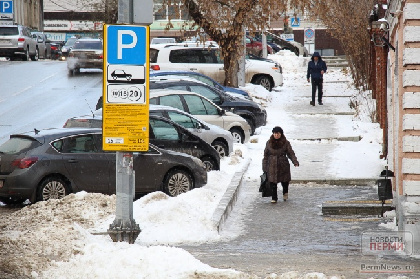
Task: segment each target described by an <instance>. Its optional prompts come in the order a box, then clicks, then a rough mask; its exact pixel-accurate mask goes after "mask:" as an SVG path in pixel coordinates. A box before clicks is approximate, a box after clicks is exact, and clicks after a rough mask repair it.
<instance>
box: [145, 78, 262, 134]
mask: <svg viewBox="0 0 420 279" xmlns="http://www.w3.org/2000/svg"><path fill="white" fill-rule="evenodd" d="M149 86H150V90H153V89H173V90H182V91H189V92H194V93H197V94H199V95H202V96H204V97H206V98H207V99H210V100H211V101H213V102H214V103H215V104H216V105H218V106H220V107H221V108H223V109H225V110H226V111H231V112H233V113H235V114H238V115H240V116H241V117H243V118H244V119H245V120H246V121H247V122H248V123H249V125H250V126H251V129H252V134H253V133H254V132H255V129H256V128H258V127H260V126H264V125H265V124H266V123H267V113H266V111H265V109H263V108H261V107H260V106H259V105H258V104H257V103H255V102H254V101H251V100H246V99H244V98H236V97H233V96H231V95H229V94H226V93H225V92H223V91H221V90H218V89H217V88H214V87H211V86H208V85H207V84H205V83H203V82H199V81H194V80H188V79H182V78H181V79H164V78H162V77H160V78H159V79H151V80H150V84H149Z"/></svg>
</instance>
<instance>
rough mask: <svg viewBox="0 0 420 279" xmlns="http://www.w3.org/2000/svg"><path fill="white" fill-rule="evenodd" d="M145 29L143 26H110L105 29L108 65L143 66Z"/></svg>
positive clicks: (145, 42) (145, 41) (144, 59)
mask: <svg viewBox="0 0 420 279" xmlns="http://www.w3.org/2000/svg"><path fill="white" fill-rule="evenodd" d="M146 32H147V29H146V27H144V26H132V25H112V26H108V27H107V38H106V47H107V62H108V63H109V64H126V65H145V64H146V44H147V33H146Z"/></svg>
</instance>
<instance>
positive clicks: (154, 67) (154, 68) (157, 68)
mask: <svg viewBox="0 0 420 279" xmlns="http://www.w3.org/2000/svg"><path fill="white" fill-rule="evenodd" d="M150 68H151V69H152V70H155V71H159V70H160V67H159V65H152V66H150Z"/></svg>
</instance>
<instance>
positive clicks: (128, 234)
mask: <svg viewBox="0 0 420 279" xmlns="http://www.w3.org/2000/svg"><path fill="white" fill-rule="evenodd" d="M133 1H134V2H133ZM142 2H143V4H147V5H145V6H146V7H148V8H147V9H142V11H141V12H137V13H134V8H133V7H135V8H136V9H138V8H139V7H140V6H141V5H140V0H119V1H118V23H119V24H132V23H133V21H135V22H136V23H141V22H142V23H144V24H147V25H150V24H151V23H152V22H153V19H152V13H153V10H152V9H153V1H152V0H147V1H145V0H142ZM106 32H108V31H106ZM106 34H107V36H108V33H106ZM118 34H119V35H118V36H117V37H118V39H117V40H118V42H117V45H118V49H119V52H118V53H119V55H120V56H122V54H121V53H122V51H123V50H127V49H131V48H134V47H135V45H136V44H137V34H136V33H135V32H134V31H133V30H127V29H124V30H120V31H119V33H118ZM123 35H127V36H128V37H130V38H132V41H131V42H130V43H128V44H127V43H124V42H123V38H122V37H123ZM147 36H148V35H147ZM146 43H148V40H146ZM146 49H148V48H146ZM107 52H108V47H107ZM118 58H119V59H121V57H118ZM145 64H146V65H148V64H147V62H146V63H145ZM125 67H131V68H129V69H130V70H131V71H133V73H135V74H138V73H139V72H140V75H141V74H143V75H144V71H143V72H142V70H141V69H142V68H141V67H137V66H135V67H133V66H125ZM145 71H147V69H146V70H145ZM104 72H105V73H107V72H108V69H106V71H104ZM147 82H148V81H147ZM118 86H120V87H119V88H118ZM114 88H117V90H116V91H115V90H114V92H117V93H118V92H120V91H124V92H125V91H126V89H125V88H127V87H126V85H125V84H122V85H121V84H120V85H115V86H114ZM133 88H135V90H134V92H136V93H139V94H140V95H141V90H138V89H139V88H137V87H134V86H133V87H131V88H130V90H131V91H130V92H133ZM118 90H119V91H118ZM117 96H118V94H117ZM139 99H140V98H139ZM139 99H136V101H139ZM104 100H105V99H104ZM145 102H146V103H147V101H146V100H145ZM104 113H106V112H104ZM147 126H148V124H147ZM147 129H148V128H147ZM114 140H115V139H112V138H109V140H108V142H107V144H109V143H114ZM116 140H119V141H121V140H120V139H118V138H117V139H116ZM139 142H143V140H142V139H138V140H137V143H139ZM133 165H134V162H133V152H127V151H117V152H116V193H117V201H116V213H115V220H114V221H113V223H112V224H111V225H110V226H109V229H108V234H109V236H110V237H111V239H112V240H113V241H114V242H119V241H125V242H128V243H130V244H133V243H134V242H135V240H136V239H137V237H138V235H139V234H140V232H141V230H140V226H139V225H138V224H136V222H135V220H134V219H133V200H134V192H135V191H134V187H135V172H134V170H133Z"/></svg>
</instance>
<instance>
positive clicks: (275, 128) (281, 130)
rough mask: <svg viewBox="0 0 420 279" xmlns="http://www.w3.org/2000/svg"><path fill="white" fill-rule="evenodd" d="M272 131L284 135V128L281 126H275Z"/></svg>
mask: <svg viewBox="0 0 420 279" xmlns="http://www.w3.org/2000/svg"><path fill="white" fill-rule="evenodd" d="M272 132H273V134H274V133H280V134H282V135H283V129H282V128H281V127H279V126H276V127H274V128H273V131H272Z"/></svg>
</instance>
